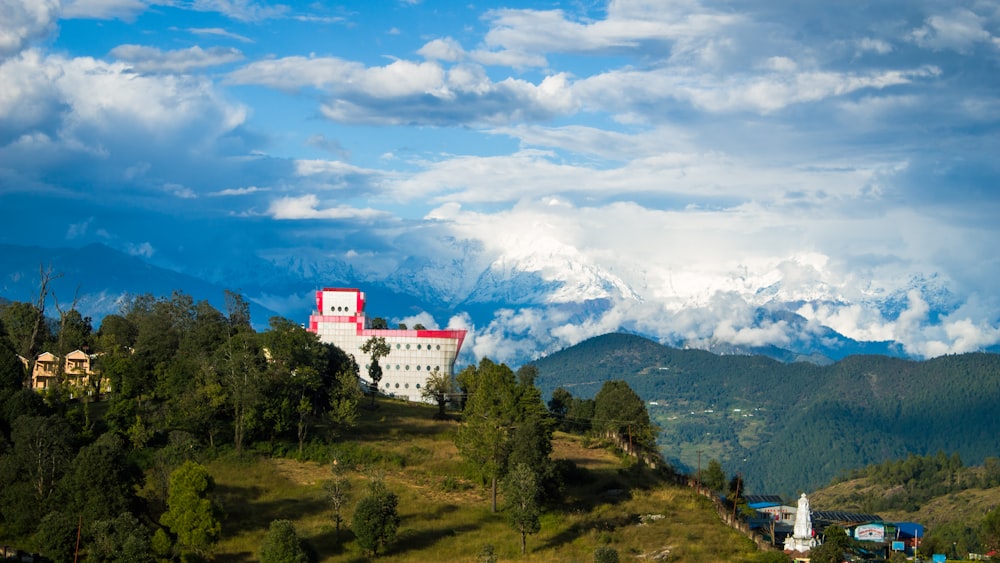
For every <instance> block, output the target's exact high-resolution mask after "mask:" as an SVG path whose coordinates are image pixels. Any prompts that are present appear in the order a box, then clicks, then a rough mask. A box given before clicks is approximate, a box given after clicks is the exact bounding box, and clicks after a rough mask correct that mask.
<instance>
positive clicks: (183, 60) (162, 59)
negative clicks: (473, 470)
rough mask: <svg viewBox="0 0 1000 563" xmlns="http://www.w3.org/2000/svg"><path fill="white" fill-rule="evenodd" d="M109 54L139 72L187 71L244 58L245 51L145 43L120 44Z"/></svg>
mask: <svg viewBox="0 0 1000 563" xmlns="http://www.w3.org/2000/svg"><path fill="white" fill-rule="evenodd" d="M110 54H111V56H112V57H114V58H116V59H118V60H121V61H125V62H127V63H129V66H131V67H132V68H134V69H135V70H137V71H139V72H170V73H185V72H190V71H191V70H195V69H200V68H207V67H211V66H219V65H224V64H228V63H232V62H236V61H239V60H242V59H243V53H241V52H240V51H239V50H238V49H233V48H227V47H211V48H209V49H207V50H206V49H202V48H201V47H198V46H197V45H196V46H194V47H188V48H187V49H175V50H173V51H162V50H160V49H158V48H156V47H148V46H143V45H119V46H117V47H115V48H114V49H112V50H111V53H110Z"/></svg>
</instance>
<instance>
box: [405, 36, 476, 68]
mask: <svg viewBox="0 0 1000 563" xmlns="http://www.w3.org/2000/svg"><path fill="white" fill-rule="evenodd" d="M417 54H418V55H420V56H422V57H424V58H425V59H429V60H436V61H446V62H458V61H460V60H462V59H463V58H464V57H465V50H464V49H462V46H461V45H460V44H459V43H458V41H455V40H454V39H452V38H451V37H445V38H443V39H434V40H432V41H430V42H428V43H427V44H426V45H424V46H423V47H421V48H420V49H419V50H418V51H417Z"/></svg>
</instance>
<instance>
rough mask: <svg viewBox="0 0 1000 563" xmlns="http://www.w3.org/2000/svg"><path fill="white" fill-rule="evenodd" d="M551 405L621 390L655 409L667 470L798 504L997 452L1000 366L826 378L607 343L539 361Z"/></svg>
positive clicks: (755, 361) (840, 366) (859, 367)
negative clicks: (879, 468) (932, 463)
mask: <svg viewBox="0 0 1000 563" xmlns="http://www.w3.org/2000/svg"><path fill="white" fill-rule="evenodd" d="M534 365H535V366H536V367H537V368H538V370H539V374H540V376H539V379H538V383H539V386H540V387H541V388H542V390H543V392H544V393H546V394H549V393H551V392H552V391H553V390H555V389H556V388H558V387H564V388H565V389H566V390H568V391H569V392H570V393H572V394H573V395H574V396H576V397H583V398H586V397H591V396H593V394H594V393H595V392H596V390H597V389H598V388H599V387H600V385H601V384H602V383H603V382H604V381H606V380H609V379H624V380H625V381H627V382H628V384H629V385H630V386H631V387H632V388H633V389H635V390H636V392H637V393H638V394H639V395H640V396H641V397H642V398H643V399H644V400H646V401H647V406H648V408H649V411H650V415H651V417H652V418H653V420H654V421H655V422H656V423H657V424H658V425H659V426H660V429H661V431H660V434H659V437H658V443H659V445H660V448H661V450H662V451H663V454H664V456H665V457H666V458H667V459H668V460H672V461H673V462H674V463H676V464H678V465H680V466H681V467H682V468H686V469H688V470H691V469H693V468H695V466H696V464H697V461H698V456H699V454H698V452H699V451H700V452H701V458H702V460H703V461H704V460H707V459H716V458H717V459H719V460H720V461H721V462H722V464H723V466H724V468H725V469H726V471H727V472H728V473H730V474H735V473H737V472H739V473H740V474H742V475H743V478H744V479H745V481H746V483H747V486H748V488H749V489H750V490H751V491H755V492H762V493H764V492H774V493H784V494H794V493H795V492H797V491H809V490H812V489H815V488H817V487H819V486H822V485H823V484H825V483H828V482H829V481H830V480H831V479H832V478H833V477H835V476H837V475H838V474H840V473H841V472H843V471H845V470H849V469H853V468H858V467H863V466H866V465H869V464H872V463H877V462H881V461H885V460H889V459H896V458H900V457H903V456H905V455H907V454H908V453H915V454H928V453H935V452H937V451H939V450H943V451H945V452H948V453H949V454H950V453H957V454H959V455H960V456H961V458H962V459H963V460H965V461H966V462H967V463H982V461H983V459H985V458H986V457H988V456H995V455H997V453H998V452H1000V418H997V417H993V416H987V415H985V414H984V413H990V412H992V409H991V407H992V406H993V405H996V404H998V403H1000V355H996V354H983V353H974V354H963V355H957V356H945V357H940V358H936V359H933V360H927V361H920V362H918V361H909V360H903V359H898V358H889V357H885V356H850V357H848V358H845V359H844V360H841V361H839V362H837V363H835V364H832V365H829V366H817V365H814V364H810V363H801V362H800V363H793V364H783V363H780V362H778V361H774V360H770V359H768V358H764V357H760V356H719V355H715V354H711V353H708V352H704V351H700V350H678V349H674V348H669V347H666V346H662V345H660V344H657V343H655V342H652V341H650V340H648V339H645V338H642V337H639V336H634V335H628V334H609V335H605V336H601V337H597V338H593V339H591V340H588V341H586V342H583V343H581V344H579V345H577V346H574V347H572V348H568V349H566V350H563V351H561V352H558V353H556V354H553V355H551V356H549V357H546V358H543V359H541V360H538V361H537V362H535V363H534Z"/></svg>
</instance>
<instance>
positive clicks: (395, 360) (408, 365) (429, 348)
mask: <svg viewBox="0 0 1000 563" xmlns="http://www.w3.org/2000/svg"><path fill="white" fill-rule="evenodd" d="M316 309H317V312H316V313H314V314H312V315H310V316H309V327H308V330H309V331H310V332H314V333H316V334H317V335H319V339H320V341H322V342H328V343H330V344H334V345H336V346H337V347H338V348H340V349H341V350H343V351H344V352H346V353H347V354H351V355H352V356H354V360H355V361H356V362H357V363H358V367H359V368H360V370H361V374H360V375H361V377H362V379H366V380H367V375H368V366H369V364H370V363H371V358H370V356H369V355H368V354H365V353H364V352H362V351H361V346H362V345H364V343H365V342H366V341H367V340H368V339H369V338H371V337H373V336H380V337H382V338H384V339H385V341H386V343H387V344H388V345H389V355H388V356H386V357H384V358H382V359H381V360H379V365H380V366H381V367H382V381H380V382H379V390H380V391H381V392H383V393H385V394H387V395H393V396H396V397H400V398H404V399H407V400H420V390H421V389H422V388H423V387H424V385H425V384H426V382H427V377H428V376H430V375H431V374H432V373H434V371H435V370H436V371H438V372H440V373H444V374H448V375H452V374H453V373H454V368H455V358H456V357H457V356H458V352H459V350H461V348H462V341H463V340H465V331H464V330H406V329H373V328H369V325H370V322H369V319H368V318H367V317H365V294H364V292H363V291H360V290H358V289H350V288H325V289H322V290H320V291H317V292H316Z"/></svg>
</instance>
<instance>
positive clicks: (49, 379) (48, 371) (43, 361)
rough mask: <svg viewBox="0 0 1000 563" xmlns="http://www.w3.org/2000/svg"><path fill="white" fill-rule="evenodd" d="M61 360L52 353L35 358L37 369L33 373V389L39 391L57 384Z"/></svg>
mask: <svg viewBox="0 0 1000 563" xmlns="http://www.w3.org/2000/svg"><path fill="white" fill-rule="evenodd" d="M58 368H59V358H58V357H57V356H56V355H55V354H53V353H52V352H42V353H41V354H39V355H38V357H37V358H35V369H34V370H33V371H32V372H31V388H32V389H34V390H36V391H39V390H44V389H48V388H49V387H51V386H52V385H54V384H55V380H56V375H57V371H58Z"/></svg>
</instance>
